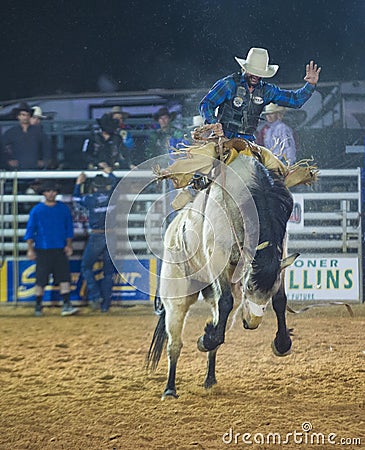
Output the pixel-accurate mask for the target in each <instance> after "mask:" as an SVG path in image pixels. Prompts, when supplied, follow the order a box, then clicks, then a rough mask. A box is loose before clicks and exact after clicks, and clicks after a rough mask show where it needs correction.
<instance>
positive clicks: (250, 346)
mask: <svg viewBox="0 0 365 450" xmlns="http://www.w3.org/2000/svg"><path fill="white" fill-rule="evenodd" d="M353 310H354V313H355V317H354V318H350V317H349V315H348V313H347V311H346V309H345V308H344V307H341V306H335V307H326V308H323V309H320V308H315V309H312V310H310V311H308V312H306V313H304V314H302V315H289V316H288V321H289V326H290V327H293V328H294V337H293V340H294V344H293V352H292V354H291V355H290V356H288V357H286V358H278V357H275V356H274V355H273V354H272V352H271V348H270V343H271V340H272V338H273V336H274V333H275V316H274V314H273V312H272V311H268V312H267V315H266V316H265V320H264V323H263V324H262V326H261V327H260V328H259V329H258V330H255V331H245V330H243V329H242V327H241V325H240V323H238V322H237V323H236V324H235V326H234V328H233V329H232V330H231V331H230V332H229V333H228V334H227V338H226V343H225V344H224V345H223V346H222V348H221V349H220V351H219V353H218V367H217V377H218V385H217V386H215V387H214V388H213V389H211V390H208V391H206V390H204V388H203V387H202V382H203V379H204V372H205V356H206V355H204V354H202V353H200V352H199V351H198V350H197V348H196V339H197V337H198V336H199V335H200V334H201V331H202V329H203V326H204V323H205V320H206V317H207V310H206V309H205V306H204V305H198V306H195V308H193V309H192V311H191V313H190V316H189V319H188V322H187V326H186V329H185V333H184V342H185V346H184V348H183V353H182V356H181V358H180V364H179V367H178V374H177V387H178V393H179V394H180V398H179V399H178V400H165V401H161V399H160V397H161V393H162V391H163V389H164V385H165V381H166V370H167V364H166V357H165V354H164V355H163V359H162V361H161V363H160V366H159V368H158V370H157V372H155V373H152V374H146V373H145V370H144V359H145V355H146V352H147V350H148V347H149V344H150V340H151V336H152V333H153V330H154V327H155V324H156V322H157V318H156V317H155V316H154V315H153V312H152V308H150V307H148V306H136V307H132V308H121V307H114V308H113V309H112V311H111V312H110V313H108V314H107V315H101V314H99V313H92V312H89V311H88V310H87V309H86V308H85V309H83V310H82V312H81V314H80V315H79V316H77V317H68V318H62V317H60V315H59V314H60V310H59V309H58V308H46V309H45V316H44V317H42V318H35V317H33V316H32V314H33V310H32V309H31V308H30V307H20V306H18V307H17V308H14V307H2V308H0V323H1V326H0V342H1V349H0V383H1V396H0V411H1V420H0V449H1V450H15V449H22V450H24V449H37V450H38V449H41V450H48V449H57V450H58V449H67V450H84V449H85V450H94V449H95V450H100V449H108V450H113V449H117V450H125V449H126V450H133V449H156V450H157V449H159V450H165V449H168V450H170V449H171V450H175V449H177V450H185V449H186V450H192V449H224V448H227V447H233V448H247V449H255V450H258V449H260V450H262V449H268V450H271V449H277V448H287V449H303V450H304V449H305V450H307V449H326V450H327V449H334V448H345V449H351V450H353V449H356V450H357V449H360V448H365V339H364V333H365V305H355V306H354V308H353ZM304 429H306V430H307V432H306V433H305V432H304V431H303V430H304ZM269 433H276V434H275V435H272V434H271V435H270V434H269ZM290 433H293V434H290ZM331 433H334V434H335V435H336V436H334V435H332V434H331ZM274 438H275V439H276V441H275V443H274ZM278 439H281V445H278ZM323 439H324V443H323V442H322V440H323ZM306 440H307V442H306ZM311 442H312V444H311Z"/></svg>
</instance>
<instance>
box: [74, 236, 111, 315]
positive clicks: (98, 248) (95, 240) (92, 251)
mask: <svg viewBox="0 0 365 450" xmlns="http://www.w3.org/2000/svg"><path fill="white" fill-rule="evenodd" d="M99 259H102V261H103V272H104V277H103V278H102V280H101V281H97V280H96V279H95V275H94V272H93V265H94V264H95V263H96V261H98V260H99ZM81 273H82V276H83V277H84V279H85V281H86V285H87V289H88V298H89V300H90V301H95V300H96V299H100V298H102V299H103V302H102V304H101V309H102V310H104V311H107V310H108V309H109V307H110V303H111V296H112V288H113V273H114V265H113V263H112V260H111V258H110V255H109V252H108V249H107V246H106V238H105V234H104V233H98V234H91V235H90V236H89V239H88V241H87V244H86V247H85V250H84V254H83V255H82V261H81Z"/></svg>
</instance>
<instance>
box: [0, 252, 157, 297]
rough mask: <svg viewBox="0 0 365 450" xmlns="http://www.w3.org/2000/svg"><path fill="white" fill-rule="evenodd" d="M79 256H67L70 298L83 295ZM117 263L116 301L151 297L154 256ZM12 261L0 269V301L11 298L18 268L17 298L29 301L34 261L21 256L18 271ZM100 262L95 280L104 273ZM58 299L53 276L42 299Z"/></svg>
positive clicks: (154, 269) (100, 277) (114, 294)
mask: <svg viewBox="0 0 365 450" xmlns="http://www.w3.org/2000/svg"><path fill="white" fill-rule="evenodd" d="M80 266H81V260H70V268H71V300H82V299H83V298H85V297H86V294H87V293H86V283H85V281H84V280H83V278H82V276H81V274H80ZM118 267H121V271H120V273H118V272H115V273H114V275H113V278H114V285H113V294H112V300H113V302H114V301H116V302H118V301H150V300H153V297H154V295H155V292H156V274H157V260H156V259H155V258H151V259H141V260H132V259H131V260H129V259H127V260H122V261H121V262H120V263H119V264H118ZM14 269H15V268H14V262H13V261H12V260H7V261H6V262H5V263H4V264H3V266H2V268H1V272H0V283H1V285H0V294H1V302H13V301H15V298H14V297H15V296H14V274H16V272H17V277H18V283H17V285H18V288H17V301H18V302H28V301H29V302H31V301H34V300H35V297H34V285H35V263H34V262H33V261H29V260H20V261H19V262H18V267H17V271H15V270H14ZM102 270H103V267H102V263H101V262H97V263H95V265H94V273H95V277H96V279H97V280H101V279H102V277H103V273H102ZM58 300H60V295H59V290H58V287H56V286H54V285H53V280H52V277H51V279H50V284H49V285H48V286H47V287H46V288H45V292H44V301H45V302H47V301H58Z"/></svg>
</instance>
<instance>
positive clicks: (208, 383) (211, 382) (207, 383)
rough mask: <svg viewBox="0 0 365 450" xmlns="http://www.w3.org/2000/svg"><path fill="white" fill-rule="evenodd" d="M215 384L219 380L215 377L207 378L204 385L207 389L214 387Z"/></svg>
mask: <svg viewBox="0 0 365 450" xmlns="http://www.w3.org/2000/svg"><path fill="white" fill-rule="evenodd" d="M215 384H217V380H216V379H215V378H213V379H209V380H205V381H204V387H205V389H210V388H212V387H213V386H214V385H215Z"/></svg>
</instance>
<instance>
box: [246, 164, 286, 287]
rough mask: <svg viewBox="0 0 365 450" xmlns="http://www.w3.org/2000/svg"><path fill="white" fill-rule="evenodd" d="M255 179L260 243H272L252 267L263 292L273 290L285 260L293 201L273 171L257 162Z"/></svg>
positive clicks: (259, 254)
mask: <svg viewBox="0 0 365 450" xmlns="http://www.w3.org/2000/svg"><path fill="white" fill-rule="evenodd" d="M255 166H256V167H255V169H256V170H255V179H254V183H253V184H252V185H251V186H249V190H250V193H251V195H252V197H253V199H254V202H255V205H256V209H257V213H258V216H259V224H260V232H259V244H262V243H264V242H268V243H269V244H268V245H267V246H266V247H265V248H263V249H261V250H257V251H256V254H255V257H254V260H253V263H252V266H253V282H254V283H255V284H256V285H257V287H258V288H259V289H261V290H264V291H267V290H269V289H271V288H272V286H273V284H274V282H275V280H276V278H277V274H278V271H279V270H280V259H281V258H282V245H283V239H284V236H285V233H286V226H287V222H288V220H289V217H290V214H291V212H292V209H293V199H292V196H291V194H290V192H289V191H288V189H287V188H286V187H285V185H284V183H283V182H282V181H281V180H280V179H279V177H278V176H277V175H276V174H275V173H274V172H272V171H269V170H267V169H266V168H265V167H264V166H263V165H262V164H260V163H258V162H257V161H255Z"/></svg>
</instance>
